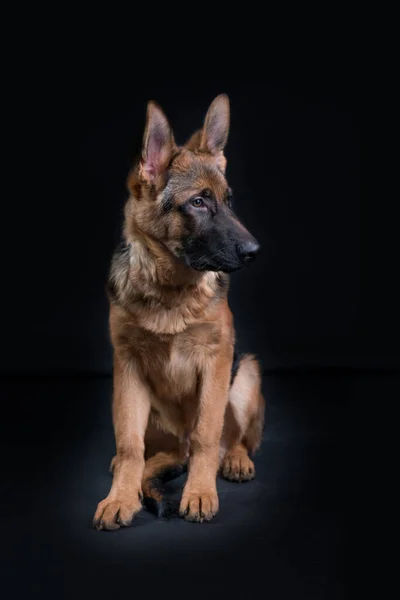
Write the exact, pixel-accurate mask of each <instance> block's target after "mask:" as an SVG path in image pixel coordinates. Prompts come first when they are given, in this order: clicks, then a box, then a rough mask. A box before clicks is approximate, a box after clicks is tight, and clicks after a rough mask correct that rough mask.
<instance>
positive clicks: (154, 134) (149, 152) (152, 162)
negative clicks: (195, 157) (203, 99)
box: [139, 101, 176, 183]
mask: <svg viewBox="0 0 400 600" xmlns="http://www.w3.org/2000/svg"><path fill="white" fill-rule="evenodd" d="M175 149H176V146H175V141H174V136H173V134H172V130H171V127H170V125H169V123H168V120H167V117H166V116H165V114H164V112H163V111H162V109H161V108H160V107H159V106H158V105H157V104H156V103H155V102H153V101H150V102H149V103H148V105H147V116H146V127H145V131H144V136H143V145H142V159H141V162H140V166H139V177H141V178H142V179H143V180H145V181H146V182H148V183H155V181H156V179H157V177H158V176H159V175H160V173H161V172H162V171H163V169H164V168H165V166H166V165H167V164H168V162H169V160H170V158H171V155H172V153H173V152H174V151H175Z"/></svg>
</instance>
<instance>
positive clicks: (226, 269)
mask: <svg viewBox="0 0 400 600" xmlns="http://www.w3.org/2000/svg"><path fill="white" fill-rule="evenodd" d="M189 265H190V267H191V268H192V269H194V270H195V271H200V272H202V271H214V272H220V273H227V274H229V273H233V272H234V271H239V269H242V268H243V267H244V265H243V264H237V265H226V264H225V265H224V264H219V265H216V264H212V263H208V264H204V263H202V265H201V266H199V265H198V264H196V261H189Z"/></svg>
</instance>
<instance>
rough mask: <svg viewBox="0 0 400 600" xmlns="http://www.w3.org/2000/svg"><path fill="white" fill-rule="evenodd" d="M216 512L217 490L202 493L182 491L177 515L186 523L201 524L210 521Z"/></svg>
mask: <svg viewBox="0 0 400 600" xmlns="http://www.w3.org/2000/svg"><path fill="white" fill-rule="evenodd" d="M217 512H218V494H217V490H207V491H204V492H200V491H199V492H194V491H187V492H186V491H184V492H183V496H182V500H181V505H180V508H179V514H180V515H181V517H183V518H184V519H186V521H194V522H197V523H202V522H203V521H211V519H212V518H213V516H214V515H216V514H217Z"/></svg>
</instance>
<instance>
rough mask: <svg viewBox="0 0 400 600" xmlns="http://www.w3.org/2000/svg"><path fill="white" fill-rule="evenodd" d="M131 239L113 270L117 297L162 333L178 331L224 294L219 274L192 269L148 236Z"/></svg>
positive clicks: (141, 323)
mask: <svg viewBox="0 0 400 600" xmlns="http://www.w3.org/2000/svg"><path fill="white" fill-rule="evenodd" d="M125 242H126V246H124V249H123V250H122V252H121V253H120V254H119V255H118V254H117V257H116V258H115V262H114V264H113V266H112V269H111V274H110V289H111V296H112V300H113V302H116V303H117V304H118V305H120V306H121V307H122V308H123V309H124V310H125V311H126V312H127V313H129V314H131V315H132V316H134V318H135V321H136V323H137V324H138V325H139V326H140V327H143V328H144V329H146V330H149V331H151V332H153V333H156V334H160V335H165V334H167V335H171V334H172V335H175V334H177V333H180V332H182V331H184V330H185V329H186V328H187V327H189V326H190V325H193V324H194V323H196V322H198V320H199V319H202V318H204V315H205V314H206V312H207V310H208V307H209V305H210V301H212V299H217V298H218V294H217V290H218V289H219V288H220V283H219V282H218V274H217V273H214V272H211V271H206V272H198V271H195V270H194V269H191V268H190V267H188V266H186V265H185V264H184V263H181V262H180V261H179V260H178V259H177V258H175V257H174V256H173V255H171V253H170V252H169V251H168V250H167V249H166V248H163V247H162V246H161V245H160V244H159V243H158V242H156V241H154V240H152V239H150V238H148V237H145V238H144V237H143V236H136V235H135V236H132V235H131V236H129V237H128V236H126V238H125Z"/></svg>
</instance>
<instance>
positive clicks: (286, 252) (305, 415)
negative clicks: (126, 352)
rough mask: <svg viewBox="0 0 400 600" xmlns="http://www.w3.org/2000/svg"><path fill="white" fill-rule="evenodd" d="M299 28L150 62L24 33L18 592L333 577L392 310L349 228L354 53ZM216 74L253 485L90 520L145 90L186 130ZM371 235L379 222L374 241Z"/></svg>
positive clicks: (388, 360) (354, 225)
mask: <svg viewBox="0 0 400 600" xmlns="http://www.w3.org/2000/svg"><path fill="white" fill-rule="evenodd" d="M355 45H356V44H355ZM72 47H73V44H72V42H71V46H70V48H72ZM300 48H301V45H300V46H298V45H297V44H296V43H294V42H293V44H292V45H291V46H286V54H285V55H283V52H282V47H280V49H279V51H278V50H277V51H276V52H275V54H274V61H272V60H271V61H267V60H265V61H264V60H261V61H260V62H259V64H257V65H256V64H255V63H254V60H253V59H252V56H249V57H248V58H246V57H244V56H242V59H241V61H240V62H239V63H237V64H234V61H232V63H233V64H232V65H230V69H229V68H228V67H227V66H226V65H225V68H222V67H221V68H217V69H215V74H214V73H213V72H211V71H212V70H211V69H209V68H208V67H207V68H201V67H200V68H199V67H196V68H190V56H187V60H188V66H183V65H181V66H179V64H180V63H178V64H177V63H176V62H175V61H174V60H172V58H171V59H170V62H169V63H168V64H167V65H166V66H165V65H164V68H161V67H160V69H159V70H160V73H158V63H157V61H153V60H150V58H149V56H148V55H147V54H146V52H144V54H143V53H141V52H136V55H135V48H132V49H131V51H132V62H131V63H129V64H128V66H126V65H122V64H120V62H119V55H118V56H116V58H115V59H114V58H113V59H111V58H110V55H108V54H107V52H105V53H101V52H100V51H99V52H97V50H96V49H92V48H89V47H88V48H85V49H84V50H82V51H81V52H77V53H76V54H74V53H73V52H72V50H70V51H66V52H65V53H64V54H62V55H60V56H59V55H55V56H54V57H53V58H52V57H51V56H50V54H51V52H50V49H49V47H47V48H46V50H45V52H44V54H43V56H44V55H45V56H46V60H44V61H43V57H41V59H37V60H32V61H31V60H30V58H29V53H28V54H27V56H26V63H25V65H24V66H25V69H24V71H23V77H22V81H20V83H22V85H21V93H16V94H15V95H12V98H11V103H10V104H11V107H10V110H9V111H8V112H7V113H6V120H7V121H8V125H10V130H11V135H10V142H9V144H8V146H7V149H8V153H9V155H10V156H11V159H12V163H13V166H14V167H15V170H11V171H10V172H11V175H12V181H11V188H10V191H9V192H8V195H7V196H6V197H5V200H4V204H3V218H2V233H3V235H2V245H3V248H4V249H3V261H2V266H3V268H2V281H3V286H2V296H1V309H2V315H3V319H2V342H3V343H2V347H3V357H2V361H1V363H0V373H1V376H2V417H3V418H2V420H1V421H2V429H3V435H2V444H3V450H4V452H3V457H4V463H5V464H4V476H3V478H2V486H3V497H4V498H5V499H6V508H5V510H4V511H3V512H2V516H3V517H4V527H3V532H5V536H6V538H5V539H6V540H7V543H6V544H3V548H4V549H5V558H6V562H5V563H4V562H3V565H5V575H6V581H7V582H9V585H10V587H12V588H13V590H14V591H18V590H20V589H21V594H24V595H25V597H26V594H29V595H30V597H38V598H39V597H60V598H61V597H66V598H72V597H75V598H80V597H92V595H93V596H94V595H96V597H97V598H101V597H106V595H107V596H110V595H111V596H112V595H113V596H114V597H115V598H119V597H122V595H124V597H125V596H126V595H128V594H129V595H131V594H132V595H135V594H138V593H141V594H142V593H146V595H150V597H151V596H152V594H153V593H154V595H157V596H158V595H160V594H161V593H162V594H166V595H167V596H168V595H169V593H171V594H172V593H173V590H174V589H175V588H174V586H175V584H176V583H178V584H179V585H180V587H179V588H178V589H179V594H189V593H190V595H194V596H196V594H197V593H198V594H199V595H200V594H202V595H204V594H208V595H212V593H213V591H215V592H216V593H221V594H226V593H228V592H229V593H231V592H232V591H233V592H236V594H237V595H239V593H240V594H249V593H254V590H257V589H258V588H259V587H260V586H262V589H263V590H264V592H265V595H268V596H269V597H270V598H293V597H296V598H303V597H304V598H307V599H308V600H312V599H313V598H318V599H319V598H324V599H326V598H342V597H343V594H344V586H345V580H346V570H345V567H346V564H345V547H346V542H347V535H348V528H347V527H346V524H347V517H348V514H347V512H346V510H345V507H344V504H345V498H346V497H348V494H349V487H348V470H347V468H348V456H349V451H350V448H351V446H352V444H353V443H354V440H353V433H354V429H352V428H353V426H354V422H353V415H354V408H355V407H356V406H358V405H359V403H360V402H361V398H362V404H363V407H364V408H366V407H369V406H372V405H373V402H374V400H375V398H376V397H378V396H379V395H382V394H383V395H384V397H385V398H386V399H391V398H393V399H395V398H396V397H397V395H398V385H399V382H398V378H397V375H396V373H395V371H396V370H398V369H399V367H400V358H399V352H398V348H397V339H398V331H399V320H398V317H397V302H396V296H395V295H394V294H392V293H390V294H389V293H388V292H387V291H386V290H385V287H384V286H383V285H382V281H383V276H382V275H381V277H380V279H379V284H376V285H375V284H371V283H368V284H366V283H365V270H366V268H367V270H368V269H369V268H370V269H371V271H372V270H373V268H374V267H375V268H376V264H375V265H374V264H372V263H373V261H371V263H369V262H368V265H367V267H366V261H367V259H368V260H369V259H370V257H371V256H374V257H375V261H376V260H378V259H377V255H376V253H375V250H373V251H372V252H368V251H367V250H368V249H367V248H366V247H365V239H364V236H363V235H362V219H363V214H364V206H365V204H364V203H365V200H366V193H365V178H362V173H361V150H362V147H361V129H362V123H363V121H362V114H363V109H364V108H365V104H366V100H365V95H364V89H365V88H364V85H365V80H364V79H362V71H363V65H362V64H361V63H360V62H359V58H358V57H357V56H356V53H355V52H354V49H349V50H348V49H347V48H346V49H345V48H344V47H343V45H342V43H341V42H339V41H336V43H334V44H333V45H332V46H329V50H327V49H326V48H324V49H322V48H321V46H318V47H315V48H314V49H313V51H312V53H311V54H310V56H307V57H305V56H304V55H300V54H299V49H300ZM176 52H177V50H176V49H175V53H176ZM166 54H168V52H167V51H166ZM257 56H258V57H259V53H257ZM272 62H273V68H272V67H271V63H272ZM249 64H251V66H253V67H254V72H255V73H256V75H252V74H251V69H250V68H249ZM229 71H231V73H232V72H233V73H235V76H233V75H230V74H229ZM188 74H190V77H189V76H187V75H188ZM14 91H15V90H14ZM222 92H223V93H227V94H228V95H229V96H230V99H231V115H232V118H231V134H230V138H229V143H228V147H227V149H226V155H227V158H228V171H227V176H228V180H229V183H230V184H231V186H232V187H233V189H234V193H235V208H236V210H237V212H238V214H239V216H240V217H242V219H243V221H244V223H245V224H246V225H247V226H248V228H249V229H250V230H251V232H252V233H253V234H254V235H255V236H256V237H257V238H258V239H259V241H260V242H261V244H262V253H261V255H260V257H259V259H258V260H257V261H256V263H254V264H253V265H251V266H250V267H249V268H248V269H246V270H244V271H242V272H240V273H237V274H235V275H234V276H232V284H231V293H230V304H231V307H232V309H233V311H234V314H235V321H236V328H237V331H238V335H239V339H240V341H241V343H242V345H243V346H244V347H245V348H246V349H250V350H251V351H254V352H257V353H258V355H259V356H260V358H261V361H262V364H263V368H264V373H265V377H264V392H265V395H266V398H267V403H268V405H269V407H270V408H269V413H268V414H269V416H268V419H267V427H266V441H265V444H264V446H263V448H262V451H261V454H260V457H259V458H258V462H256V466H257V470H258V474H259V483H257V484H254V485H256V486H258V487H253V488H251V487H246V486H237V487H236V488H235V486H234V489H233V488H232V487H231V486H232V485H233V484H227V483H226V482H222V483H220V484H219V486H221V487H219V489H220V497H221V505H222V506H224V505H225V508H224V509H222V508H221V512H220V514H219V515H218V516H217V517H216V520H215V522H213V524H210V525H205V526H204V527H200V526H199V527H196V526H191V525H188V524H186V523H184V522H182V521H173V522H171V523H157V522H156V521H155V520H154V519H153V518H152V517H151V516H150V515H148V514H146V513H143V515H141V516H140V517H139V519H138V521H137V524H136V525H135V527H132V528H130V529H128V530H124V531H119V532H116V533H115V534H104V533H98V532H95V531H93V530H92V529H91V525H90V523H91V518H92V514H93V511H94V508H95V506H96V503H97V502H98V500H100V499H101V498H102V497H104V495H105V494H106V493H107V491H108V487H109V484H110V481H109V478H108V477H107V467H108V461H109V459H110V458H111V456H112V453H113V438H112V428H111V415H110V400H111V379H110V374H111V347H110V344H109V340H108V325H107V316H108V314H107V313H108V307H107V302H106V298H105V291H104V288H105V282H106V278H107V270H108V265H109V260H110V257H111V254H112V251H113V249H114V246H115V245H116V243H117V242H118V241H119V237H120V230H121V224H122V207H123V204H124V201H125V199H126V188H125V180H126V176H127V173H128V170H129V168H130V166H131V164H132V161H133V159H134V158H135V156H136V155H137V152H138V151H139V149H140V142H141V136H142V132H143V125H144V117H145V109H146V103H147V101H148V100H149V99H155V100H157V101H158V102H159V103H160V104H161V106H162V107H163V108H164V110H165V112H166V114H167V115H168V117H169V119H170V121H171V123H172V125H173V128H174V131H175V135H176V138H177V141H178V142H183V141H184V140H185V139H186V138H187V137H188V136H189V135H190V134H191V133H192V132H193V131H194V130H195V129H196V128H197V127H199V126H200V125H201V123H202V119H203V118H204V115H205V112H206V110H207V108H208V105H209V103H210V102H211V101H212V100H213V98H214V97H215V96H216V95H217V94H219V93H222ZM378 212H379V211H378ZM385 237H386V236H385V232H384V231H381V230H378V229H377V228H375V229H374V248H378V247H381V246H382V245H383V244H384V243H385ZM369 250H370V249H369ZM385 265H386V267H387V262H385ZM378 271H380V272H381V263H380V264H379V267H378ZM378 371H379V372H380V371H386V375H385V376H384V375H382V373H379V372H378ZM389 371H391V374H390V373H389ZM349 432H350V433H351V435H350V434H349ZM174 485H175V484H174ZM181 485H182V482H178V483H177V484H176V487H172V488H171V490H170V491H171V493H173V494H175V495H176V496H177V497H179V490H180V486H181ZM249 485H253V484H249ZM175 593H178V592H175ZM21 597H22V596H21ZM233 597H236V596H235V593H234V594H233Z"/></svg>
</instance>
